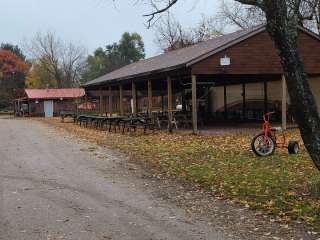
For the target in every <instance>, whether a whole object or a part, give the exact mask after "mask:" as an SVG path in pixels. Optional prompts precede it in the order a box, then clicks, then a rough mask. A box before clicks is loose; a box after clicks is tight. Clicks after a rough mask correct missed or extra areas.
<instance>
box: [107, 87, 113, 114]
mask: <svg viewBox="0 0 320 240" xmlns="http://www.w3.org/2000/svg"><path fill="white" fill-rule="evenodd" d="M108 95H109V115H110V117H111V116H112V112H113V106H112V105H113V103H112V87H111V86H110V87H109V94H108Z"/></svg>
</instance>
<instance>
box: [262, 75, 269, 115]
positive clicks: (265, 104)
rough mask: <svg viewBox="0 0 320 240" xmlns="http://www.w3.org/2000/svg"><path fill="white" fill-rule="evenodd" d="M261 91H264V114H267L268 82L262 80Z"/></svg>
mask: <svg viewBox="0 0 320 240" xmlns="http://www.w3.org/2000/svg"><path fill="white" fill-rule="evenodd" d="M263 91H264V113H267V112H268V82H267V81H266V80H264V82H263Z"/></svg>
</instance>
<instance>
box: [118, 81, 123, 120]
mask: <svg viewBox="0 0 320 240" xmlns="http://www.w3.org/2000/svg"><path fill="white" fill-rule="evenodd" d="M119 95H120V96H119V108H120V116H123V115H124V110H123V87H122V84H120V86H119Z"/></svg>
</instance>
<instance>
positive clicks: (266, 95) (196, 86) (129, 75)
mask: <svg viewBox="0 0 320 240" xmlns="http://www.w3.org/2000/svg"><path fill="white" fill-rule="evenodd" d="M299 49H300V53H301V55H302V57H303V60H304V65H305V69H306V72H307V74H308V77H309V81H310V85H311V88H312V90H313V92H314V94H315V97H316V100H317V102H318V106H320V38H319V36H318V35H316V34H314V33H312V32H310V31H308V30H307V29H304V28H302V27H301V28H300V33H299ZM84 88H85V89H86V92H87V93H88V95H89V96H90V94H89V93H90V92H95V93H96V94H98V96H99V97H98V99H99V106H100V107H99V112H100V114H105V113H107V114H110V115H112V114H115V113H116V112H117V114H120V115H124V114H126V113H129V112H130V113H133V114H136V113H138V112H147V113H148V114H150V115H151V114H152V113H153V112H155V111H162V112H167V116H168V120H169V121H168V122H169V124H168V125H169V129H171V128H172V126H171V123H172V119H173V115H174V114H175V112H176V111H181V112H186V113H190V114H189V115H188V116H190V118H191V119H192V128H193V131H194V132H195V133H197V132H198V122H200V121H201V122H204V123H205V124H214V123H215V122H216V121H254V120H259V119H261V117H262V114H263V113H264V112H267V111H276V112H277V116H278V120H279V121H281V122H282V126H283V128H286V124H287V119H288V117H289V116H290V99H289V97H288V94H287V88H286V79H285V77H284V75H283V69H282V67H281V64H280V58H279V56H278V54H277V50H276V48H275V47H274V44H273V42H272V40H271V38H270V36H269V35H268V33H267V31H266V27H265V26H264V25H262V26H258V27H254V28H250V29H245V30H241V31H237V32H234V33H230V34H226V35H223V36H220V37H216V38H213V39H210V40H208V41H205V42H201V43H198V44H195V45H193V46H190V47H187V48H183V49H179V50H175V51H171V52H167V53H163V54H161V55H158V56H155V57H151V58H148V59H145V60H141V61H138V62H135V63H132V64H129V65H127V66H125V67H122V68H120V69H118V70H115V71H113V72H111V73H108V74H106V75H104V76H101V77H99V78H97V79H95V80H92V81H90V82H88V83H86V84H85V85H84ZM124 93H126V94H124ZM128 93H129V94H128Z"/></svg>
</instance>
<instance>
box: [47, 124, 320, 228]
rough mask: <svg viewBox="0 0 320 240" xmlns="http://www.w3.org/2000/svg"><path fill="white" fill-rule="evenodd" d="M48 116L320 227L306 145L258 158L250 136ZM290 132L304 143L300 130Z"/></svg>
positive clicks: (317, 185)
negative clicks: (89, 125)
mask: <svg viewBox="0 0 320 240" xmlns="http://www.w3.org/2000/svg"><path fill="white" fill-rule="evenodd" d="M45 121H46V122H49V123H50V124H53V125H55V126H58V127H63V128H64V129H67V130H68V131H71V132H73V133H74V134H77V135H79V136H81V137H85V138H87V139H89V140H92V141H95V142H97V143H100V144H106V145H108V146H109V147H112V148H116V149H119V150H121V151H122V152H124V153H126V154H129V155H130V157H131V160H132V161H135V162H136V163H138V164H140V165H142V166H143V167H145V168H147V169H148V171H151V172H152V173H153V174H157V175H161V177H178V178H180V179H184V180H187V181H189V182H193V183H197V184H200V185H201V186H203V187H205V188H208V189H210V190H211V191H213V192H214V193H215V195H216V196H217V197H220V198H226V199H230V200H233V201H235V202H239V203H241V204H244V205H246V206H250V207H251V208H252V209H260V210H263V211H265V212H266V213H270V214H273V215H276V216H278V217H279V218H281V220H282V221H288V222H291V221H297V222H303V223H307V224H309V225H311V226H313V227H314V228H315V229H317V230H319V227H317V226H318V225H319V223H320V173H319V172H318V171H317V170H316V168H315V167H314V165H313V163H312V161H311V159H310V158H309V156H308V154H307V152H306V150H305V149H304V148H303V147H302V149H301V151H300V153H299V154H298V155H288V153H287V151H286V150H285V149H283V150H279V149H277V150H276V152H275V154H274V155H273V156H271V157H266V158H258V157H255V156H254V154H253V153H252V152H251V151H250V141H251V137H252V136H251V135H244V134H242V135H225V136H221V135H220V136H194V135H190V134H183V133H175V134H168V133H165V132H156V133H155V134H148V135H143V134H142V133H134V134H128V133H126V134H120V133H109V132H102V131H97V130H94V129H86V128H82V127H79V126H77V125H74V124H72V123H60V122H59V120H58V119H53V120H45ZM287 135H288V138H289V139H296V140H299V143H300V144H302V141H301V138H300V135H299V133H298V131H297V130H291V131H289V132H288V134H287Z"/></svg>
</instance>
